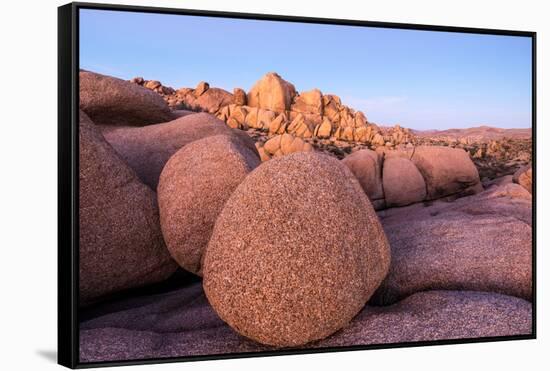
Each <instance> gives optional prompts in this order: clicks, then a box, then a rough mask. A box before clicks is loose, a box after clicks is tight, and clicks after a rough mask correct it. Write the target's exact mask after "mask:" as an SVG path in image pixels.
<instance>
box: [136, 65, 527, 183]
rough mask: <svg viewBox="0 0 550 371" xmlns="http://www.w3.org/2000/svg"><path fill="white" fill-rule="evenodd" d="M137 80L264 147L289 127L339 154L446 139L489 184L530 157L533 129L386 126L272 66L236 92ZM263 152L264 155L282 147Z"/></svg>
mask: <svg viewBox="0 0 550 371" xmlns="http://www.w3.org/2000/svg"><path fill="white" fill-rule="evenodd" d="M131 81H132V82H133V83H135V84H138V85H141V86H144V87H146V88H148V89H150V90H153V91H155V92H157V93H158V94H160V95H161V96H162V97H163V98H164V100H165V101H166V103H167V104H168V106H169V107H170V108H171V109H173V110H176V111H177V110H189V111H195V112H209V113H211V114H214V115H216V116H217V117H218V118H220V119H221V120H223V121H224V122H225V123H226V124H227V125H228V126H230V127H231V128H239V129H242V130H246V131H247V132H248V134H249V135H250V136H251V137H253V138H254V139H255V140H256V142H257V143H258V144H257V147H258V150H259V151H260V153H261V152H262V151H261V149H260V148H261V147H263V144H264V143H266V142H267V141H269V140H270V139H271V138H272V137H273V136H276V135H282V134H285V133H286V134H290V135H292V136H294V137H300V138H301V139H302V140H303V141H304V142H305V143H308V144H309V145H311V146H312V147H313V148H314V149H316V150H318V151H322V152H326V153H328V154H331V155H333V156H336V157H337V158H340V159H342V158H344V157H346V156H347V155H349V154H350V153H351V152H353V151H356V150H360V149H365V148H368V149H376V148H380V147H382V148H386V149H403V148H407V147H409V148H410V147H412V146H419V145H441V146H448V147H452V148H461V149H464V150H465V151H467V152H468V153H469V154H470V156H471V158H472V159H473V161H474V163H475V165H476V166H477V167H478V171H479V173H480V177H481V180H482V182H483V183H484V184H487V183H489V182H490V181H491V180H493V179H495V178H498V177H501V176H504V175H509V174H513V173H514V172H515V171H516V170H518V169H519V168H520V167H521V166H524V165H526V164H528V163H530V161H531V147H532V139H531V130H530V129H499V128H492V127H488V126H480V127H476V128H468V129H449V130H441V131H438V130H429V131H418V130H412V129H408V128H404V127H401V126H400V125H395V126H393V127H385V126H379V125H377V124H375V123H373V122H370V121H368V120H367V117H366V115H365V114H364V113H363V112H361V111H356V110H354V109H353V108H350V107H349V106H346V105H344V104H343V103H342V100H341V99H340V97H338V96H337V95H334V94H323V93H322V92H321V91H320V90H319V89H312V90H310V91H305V92H298V91H297V90H296V89H295V87H294V85H292V84H291V83H289V82H288V81H286V80H284V79H283V78H282V77H281V76H279V75H278V74H276V73H273V72H272V73H268V74H266V75H265V76H264V77H263V78H261V79H260V80H259V81H258V82H257V83H256V84H255V85H254V87H253V88H252V89H251V91H250V92H249V93H248V94H247V93H246V92H245V91H244V90H243V89H241V88H235V89H234V90H233V93H229V92H228V91H225V90H223V89H220V88H211V87H210V85H209V84H208V83H207V82H204V81H202V82H200V83H199V84H198V85H197V86H196V87H195V88H181V89H177V90H176V89H173V88H171V87H166V86H163V85H162V84H161V83H160V82H159V81H155V80H144V79H143V78H141V77H137V78H134V79H132V80H131ZM264 152H265V153H264V154H263V155H262V160H264V161H265V160H268V159H270V158H271V157H273V156H274V155H275V153H276V152H269V151H267V150H266V151H264ZM277 155H280V153H279V154H277ZM275 157H276V156H275Z"/></svg>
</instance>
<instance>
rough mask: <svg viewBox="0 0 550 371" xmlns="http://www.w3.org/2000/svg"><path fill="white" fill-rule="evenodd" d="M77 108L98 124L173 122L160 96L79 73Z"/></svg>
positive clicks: (125, 82) (131, 86)
mask: <svg viewBox="0 0 550 371" xmlns="http://www.w3.org/2000/svg"><path fill="white" fill-rule="evenodd" d="M79 76H80V77H79V79H80V109H82V110H83V111H84V112H85V113H86V114H87V115H88V116H89V117H90V119H92V120H93V121H94V123H96V124H98V125H132V126H133V125H135V126H143V125H149V124H154V123H159V122H166V121H170V120H172V119H173V116H172V114H171V112H170V108H168V105H167V104H166V102H165V101H164V99H162V97H161V96H160V95H158V94H157V93H155V92H152V91H151V90H149V89H147V88H144V87H142V86H140V85H137V84H134V83H132V82H129V81H125V80H121V79H117V78H115V77H111V76H105V75H100V74H98V73H94V72H89V71H84V70H81V71H80V74H79Z"/></svg>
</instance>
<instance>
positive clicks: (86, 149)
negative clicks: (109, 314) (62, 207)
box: [79, 111, 177, 306]
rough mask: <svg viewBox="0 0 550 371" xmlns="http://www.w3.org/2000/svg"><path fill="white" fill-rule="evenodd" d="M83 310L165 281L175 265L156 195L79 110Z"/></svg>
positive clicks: (80, 237)
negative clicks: (99, 301)
mask: <svg viewBox="0 0 550 371" xmlns="http://www.w3.org/2000/svg"><path fill="white" fill-rule="evenodd" d="M79 186H80V192H79V218H80V224H79V226H80V227H79V231H80V233H79V242H80V245H79V290H80V291H79V292H80V305H81V306H82V305H87V304H90V303H92V302H95V301H98V300H101V299H103V298H105V297H108V296H109V295H111V294H113V293H116V292H118V291H121V290H125V289H130V288H134V287H139V286H143V285H147V284H151V283H155V282H159V281H161V280H164V279H166V278H167V277H168V276H170V275H171V274H172V273H174V272H175V270H176V268H177V265H176V264H175V263H174V261H173V260H172V259H171V258H170V255H169V254H168V250H167V249H166V246H165V245H164V241H163V238H162V234H161V230H160V223H159V213H158V206H157V198H156V195H155V192H153V191H152V190H151V189H150V188H149V187H147V186H146V185H145V184H143V183H142V182H141V181H140V180H139V178H138V177H137V175H136V174H135V172H134V171H133V170H132V169H130V168H129V167H128V166H127V165H126V164H125V163H124V162H123V161H122V160H121V159H120V158H119V156H118V155H117V153H116V152H115V151H114V150H113V148H112V147H111V146H110V145H109V144H108V143H107V142H106V141H105V139H104V138H103V136H102V135H101V132H100V131H99V130H98V129H97V127H96V126H95V125H94V123H93V122H92V121H91V120H90V119H89V118H88V117H87V116H86V114H84V113H83V112H82V111H80V125H79Z"/></svg>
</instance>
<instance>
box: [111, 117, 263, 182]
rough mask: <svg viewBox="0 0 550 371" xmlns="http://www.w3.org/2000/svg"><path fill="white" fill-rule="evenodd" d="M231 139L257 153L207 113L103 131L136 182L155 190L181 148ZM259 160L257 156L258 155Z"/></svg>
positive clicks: (248, 141) (238, 132)
mask: <svg viewBox="0 0 550 371" xmlns="http://www.w3.org/2000/svg"><path fill="white" fill-rule="evenodd" d="M220 134H225V135H233V136H236V137H238V138H240V139H241V140H242V141H243V144H244V145H246V146H248V147H250V148H251V149H252V151H254V152H256V153H257V150H256V146H255V145H254V141H253V140H252V139H250V138H249V137H248V136H247V134H246V133H245V132H243V131H242V130H234V129H231V128H229V127H228V126H227V125H225V123H224V122H223V121H221V120H219V119H217V118H216V117H214V116H212V115H210V114H208V113H196V114H191V115H186V116H183V117H180V118H178V119H176V120H173V121H170V122H167V123H163V124H157V125H149V126H144V127H139V128H138V127H124V128H112V127H111V128H104V130H103V135H104V136H105V139H107V141H108V142H109V143H110V144H111V145H112V146H113V148H114V149H115V150H116V151H117V152H118V153H119V154H120V156H121V157H122V158H123V159H124V160H125V161H126V163H127V164H128V165H130V167H131V168H132V169H134V171H135V172H136V173H137V174H138V176H139V178H140V179H141V180H142V181H143V182H144V183H145V184H147V185H148V186H150V187H151V188H152V189H154V190H156V188H157V185H158V180H159V176H160V173H161V171H162V168H163V167H164V165H165V164H166V162H167V161H168V159H169V158H170V157H171V156H172V155H173V154H174V153H176V152H177V151H178V150H179V149H180V148H182V147H183V146H185V145H187V144H189V143H191V142H193V141H195V140H198V139H202V138H206V137H209V136H212V135H220ZM258 158H259V155H258Z"/></svg>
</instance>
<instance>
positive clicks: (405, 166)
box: [382, 157, 426, 207]
mask: <svg viewBox="0 0 550 371" xmlns="http://www.w3.org/2000/svg"><path fill="white" fill-rule="evenodd" d="M382 184H383V187H384V198H385V199H386V206H387V207H392V206H406V205H410V204H412V203H415V202H420V201H422V200H424V198H425V197H426V183H425V182H424V178H422V174H420V171H418V169H417V168H416V166H415V165H414V164H413V162H412V161H411V160H408V159H406V158H400V157H394V158H388V159H386V160H385V161H384V166H383V171H382Z"/></svg>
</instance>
